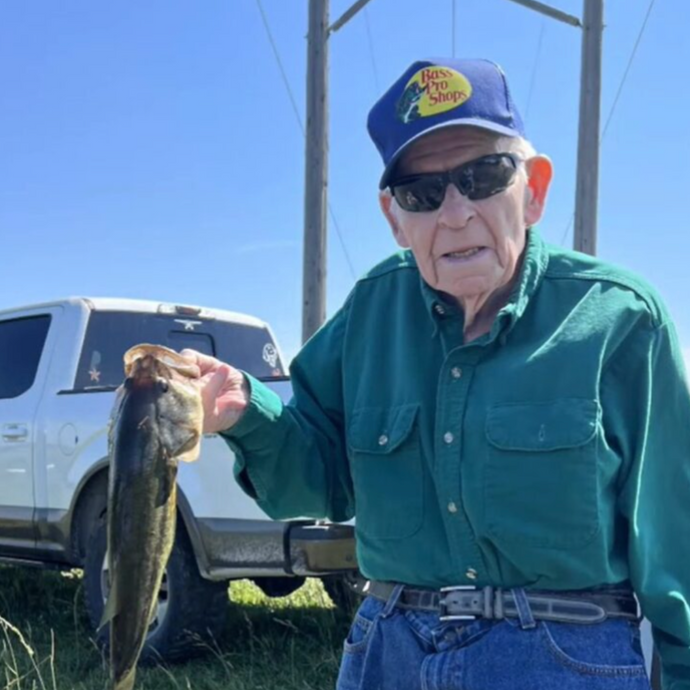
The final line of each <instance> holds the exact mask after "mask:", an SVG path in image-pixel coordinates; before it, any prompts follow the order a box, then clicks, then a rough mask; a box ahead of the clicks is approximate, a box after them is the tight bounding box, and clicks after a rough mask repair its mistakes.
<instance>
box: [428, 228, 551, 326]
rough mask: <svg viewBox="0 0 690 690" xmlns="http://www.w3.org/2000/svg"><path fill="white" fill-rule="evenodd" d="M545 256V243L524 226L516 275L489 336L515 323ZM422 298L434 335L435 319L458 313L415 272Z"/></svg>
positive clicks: (541, 272) (545, 261)
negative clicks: (513, 285) (525, 235)
mask: <svg viewBox="0 0 690 690" xmlns="http://www.w3.org/2000/svg"><path fill="white" fill-rule="evenodd" d="M548 261H549V257H548V251H547V248H546V245H545V244H544V241H543V240H542V239H541V237H540V235H539V233H538V231H537V229H536V228H528V230H527V241H526V244H525V250H524V255H523V261H522V266H521V267H520V277H519V279H518V281H517V283H516V284H515V287H514V288H513V290H512V292H511V294H510V297H509V298H508V302H507V303H506V305H505V306H504V307H503V308H502V309H501V310H500V311H499V313H498V316H497V317H496V321H495V323H494V326H493V328H492V329H491V331H492V335H493V334H494V333H495V332H498V330H504V329H505V331H508V330H510V329H512V327H513V326H514V324H515V322H516V321H517V320H518V319H519V318H520V317H521V316H522V314H524V312H525V309H527V305H528V304H529V302H530V300H531V299H532V297H533V296H534V294H535V293H536V291H537V288H538V287H539V284H540V283H541V280H542V278H543V276H544V273H545V272H546V267H547V265H548ZM419 280H420V286H421V291H422V297H423V299H424V303H425V305H426V308H427V311H428V313H429V316H430V318H431V320H432V322H433V324H434V334H435V333H436V331H437V328H438V322H439V319H447V318H453V317H457V316H462V310H461V309H460V308H459V307H458V306H457V304H456V303H454V302H451V301H450V300H449V298H448V297H446V296H445V295H443V293H441V292H439V291H438V290H434V288H432V287H431V286H430V285H429V284H428V283H427V282H426V281H425V280H424V279H423V278H422V275H421V273H420V275H419Z"/></svg>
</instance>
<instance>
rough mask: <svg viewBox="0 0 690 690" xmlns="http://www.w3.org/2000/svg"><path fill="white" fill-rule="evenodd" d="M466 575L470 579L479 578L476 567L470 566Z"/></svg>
mask: <svg viewBox="0 0 690 690" xmlns="http://www.w3.org/2000/svg"><path fill="white" fill-rule="evenodd" d="M465 577H466V578H467V579H468V580H476V579H477V571H476V570H475V569H474V568H468V569H467V572H466V573H465Z"/></svg>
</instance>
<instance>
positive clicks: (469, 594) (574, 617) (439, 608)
mask: <svg viewBox="0 0 690 690" xmlns="http://www.w3.org/2000/svg"><path fill="white" fill-rule="evenodd" d="M396 586H397V585H396V583H393V582H380V581H376V580H370V581H364V582H363V583H361V584H360V583H358V585H357V586H355V589H356V590H357V591H359V592H360V593H361V594H363V595H370V596H373V597H375V598H376V599H381V600H382V601H387V600H388V599H389V597H390V595H391V594H392V593H393V590H394V589H395V587H396ZM525 594H526V596H527V601H528V602H529V605H530V609H531V611H532V616H533V617H534V619H535V620H545V621H555V622H560V623H600V622H602V621H604V620H606V619H607V618H625V619H629V620H639V619H640V614H639V612H638V607H637V601H636V599H635V597H634V596H633V595H632V591H630V592H625V591H621V590H616V591H615V592H613V591H612V592H606V591H584V590H583V591H580V592H563V593H560V592H547V591H542V590H525ZM397 605H398V606H399V607H400V608H402V609H415V610H417V611H429V612H438V613H440V614H441V620H442V621H456V620H476V619H478V618H486V619H489V620H501V619H503V618H518V617H519V614H518V608H517V604H516V603H515V599H514V597H513V593H512V590H510V589H505V590H504V589H501V588H499V587H479V588H478V587H472V586H458V587H444V588H442V589H440V590H431V589H416V588H414V587H407V586H405V587H404V588H403V590H402V592H401V594H400V598H399V599H398V604H397Z"/></svg>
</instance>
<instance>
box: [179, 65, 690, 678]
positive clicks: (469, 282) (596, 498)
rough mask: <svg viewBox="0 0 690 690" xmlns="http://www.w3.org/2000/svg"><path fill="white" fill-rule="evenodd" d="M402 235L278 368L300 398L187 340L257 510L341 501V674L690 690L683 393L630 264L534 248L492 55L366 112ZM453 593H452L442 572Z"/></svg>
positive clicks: (334, 515)
mask: <svg viewBox="0 0 690 690" xmlns="http://www.w3.org/2000/svg"><path fill="white" fill-rule="evenodd" d="M369 131H370V134H371V136H372V138H373V140H374V142H375V143H376V145H377V147H378V149H379V151H380V153H381V156H382V158H383V162H384V165H385V170H384V173H383V177H382V179H381V193H380V201H381V207H382V210H383V213H384V215H385V217H386V219H387V220H388V223H389V224H390V227H391V229H392V231H393V235H394V237H395V239H396V241H397V243H398V244H399V245H400V246H401V247H402V248H403V251H401V252H399V253H397V254H395V255H394V256H392V257H390V258H389V259H387V260H385V261H383V262H382V263H381V264H379V265H378V266H377V267H375V268H374V269H373V270H372V271H371V272H370V273H369V274H368V275H366V276H365V277H364V278H362V279H361V280H360V281H358V282H357V284H356V285H355V287H354V288H353V290H352V293H351V294H350V296H349V297H348V299H347V300H346V302H345V304H344V305H343V306H342V308H341V309H340V311H338V312H337V313H336V314H335V316H334V317H333V318H332V319H331V320H330V321H329V322H328V323H327V324H325V325H324V327H323V328H322V329H321V330H320V331H319V332H318V333H317V334H316V335H315V336H314V337H313V338H312V339H311V340H310V341H309V342H308V343H307V344H306V345H305V346H304V348H303V349H302V351H301V352H300V353H299V355H298V356H297V357H296V358H295V360H294V362H293V364H292V367H291V374H292V383H293V387H294V399H293V401H292V402H291V403H290V404H289V405H283V404H282V403H281V401H280V400H279V398H278V397H277V396H276V395H274V394H273V393H271V392H270V391H269V390H268V389H267V388H265V387H264V386H263V385H262V384H261V383H259V382H257V381H256V380H253V379H252V378H251V377H250V376H248V375H245V374H243V373H241V372H238V371H236V370H235V369H233V368H232V367H231V366H229V365H228V364H224V363H221V362H218V361H217V360H214V359H212V358H208V357H204V356H202V355H199V354H197V353H192V352H189V351H188V352H187V354H188V355H189V356H190V357H193V358H195V359H196V361H197V362H198V364H199V365H200V367H201V369H202V373H203V377H202V385H203V396H204V400H205V411H206V421H205V427H206V430H207V431H211V432H212V431H219V432H222V433H223V434H224V436H225V438H226V439H227V441H228V443H229V444H230V445H231V447H232V448H233V449H234V450H235V451H236V454H237V464H236V477H237V480H238V481H239V482H240V484H241V485H242V486H243V488H244V489H245V490H246V491H247V492H248V493H249V494H250V495H252V496H254V497H255V498H256V500H257V502H258V503H259V505H260V506H261V507H262V508H263V509H264V510H265V511H266V513H268V514H269V515H270V516H272V517H274V518H287V517H294V516H300V515H302V516H313V517H328V518H330V519H332V520H348V519H350V518H352V517H356V529H357V544H358V558H359V563H360V567H361V571H362V573H363V575H364V576H365V577H366V578H368V580H369V581H368V582H367V584H366V585H365V591H366V593H367V594H368V596H367V597H366V599H365V600H364V602H363V603H362V605H361V607H360V610H359V612H358V614H357V616H356V619H355V621H354V624H353V626H352V629H351V631H350V634H349V636H348V639H347V640H346V642H345V648H344V654H343V662H342V667H341V672H340V677H339V681H338V687H339V688H341V689H342V690H346V689H352V688H364V689H370V688H371V689H374V688H376V689H386V690H387V689H390V690H393V689H394V690H406V689H409V690H413V689H414V690H419V689H420V688H425V689H432V688H439V689H440V688H448V689H451V688H452V689H457V690H460V689H462V690H481V689H491V690H501V689H502V688H519V689H527V688H530V689H533V688H549V689H550V688H555V687H558V688H560V689H561V690H567V689H569V688H601V689H602V690H603V689H611V690H613V689H614V688H628V689H632V688H648V687H649V682H648V680H647V677H646V675H645V670H644V665H643V659H642V655H641V650H640V644H639V630H638V622H639V619H638V611H637V607H636V602H635V599H634V597H633V591H634V593H635V594H636V595H637V597H638V598H639V601H640V603H641V608H642V612H643V613H644V615H646V616H647V617H648V618H649V619H650V620H651V622H652V624H653V626H654V630H655V639H656V643H657V645H658V648H659V650H660V653H661V658H662V661H663V670H664V679H665V687H666V688H667V689H668V690H690V605H689V595H690V551H689V549H688V534H690V462H689V460H690V395H689V394H688V388H687V385H686V382H685V377H684V371H683V364H682V356H681V351H680V348H679V346H678V342H677V338H676V335H675V332H674V328H673V325H672V323H671V320H670V318H669V315H668V313H667V311H666V309H665V307H664V306H663V304H662V303H661V301H660V299H659V298H658V296H657V295H656V294H655V293H654V292H653V290H651V289H650V288H649V287H648V286H647V285H646V284H645V283H644V282H643V281H642V280H640V279H639V278H638V277H636V276H634V275H632V274H630V273H628V272H626V271H624V270H621V269H619V268H615V267H613V266H610V265H607V264H605V263H603V262H601V261H598V260H596V259H592V258H590V257H587V256H584V255H580V254H577V253H574V252H570V251H565V250H562V249H560V248H556V247H551V246H548V245H546V244H545V243H544V242H543V241H542V239H540V237H539V235H538V233H537V231H536V230H535V229H534V226H535V224H536V223H537V222H538V221H539V220H540V218H541V216H542V213H543V210H544V204H545V200H546V196H547V192H548V189H549V183H550V181H551V175H552V166H551V162H550V161H549V159H548V158H547V157H545V156H542V155H537V154H536V153H535V151H534V149H533V148H532V146H531V145H530V144H529V143H528V142H527V141H526V139H525V137H524V132H523V126H522V123H521V120H520V117H519V115H518V113H517V110H516V108H515V105H514V103H513V100H512V98H511V95H510V92H509V89H508V85H507V83H506V79H505V76H504V74H503V72H502V71H501V70H500V68H498V67H497V66H496V65H494V64H493V63H490V62H487V61H483V60H438V61H424V62H417V63H415V64H413V65H412V66H411V67H410V68H409V69H408V70H407V71H406V72H405V73H404V74H403V75H402V76H401V77H400V79H399V80H398V81H396V83H395V84H394V85H393V86H392V87H391V88H390V89H389V91H388V92H387V93H386V94H385V95H384V96H383V97H382V98H381V100H380V101H379V102H378V103H377V104H376V105H375V106H374V108H373V109H372V111H371V114H370V117H369ZM446 588H450V589H446Z"/></svg>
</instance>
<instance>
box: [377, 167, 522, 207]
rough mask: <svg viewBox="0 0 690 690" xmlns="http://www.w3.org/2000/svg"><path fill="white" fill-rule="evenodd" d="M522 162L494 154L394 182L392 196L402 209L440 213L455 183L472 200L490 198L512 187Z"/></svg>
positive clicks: (391, 186)
mask: <svg viewBox="0 0 690 690" xmlns="http://www.w3.org/2000/svg"><path fill="white" fill-rule="evenodd" d="M519 162H520V159H519V158H518V157H517V156H514V155H513V154H512V153H492V154H489V155H488V156H482V157H481V158H475V159H474V160H472V161H468V162H467V163H463V164H462V165H459V166H458V167H457V168H453V170H448V171H446V172H438V173H422V174H419V175H408V176H407V177H401V178H399V179H397V180H394V181H393V182H391V183H390V185H389V187H390V190H391V193H392V194H393V196H394V197H395V200H396V201H397V202H398V204H399V205H400V207H401V208H403V209H405V210H406V211H410V212H411V213H421V212H423V211H436V210H437V209H438V208H440V206H441V204H442V203H443V199H444V197H445V196H446V187H448V185H449V184H450V183H451V182H452V183H453V184H454V185H455V186H456V187H457V189H458V191H459V192H460V194H462V195H464V196H466V197H467V198H468V199H471V200H472V201H477V200H479V199H487V198H488V197H490V196H493V195H494V194H498V193H499V192H502V191H503V190H505V189H507V188H508V187H510V185H511V184H512V182H513V180H514V179H515V175H516V173H517V169H518V164H519Z"/></svg>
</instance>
